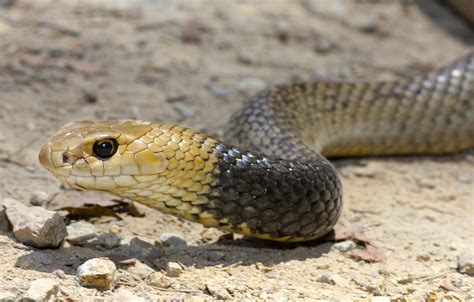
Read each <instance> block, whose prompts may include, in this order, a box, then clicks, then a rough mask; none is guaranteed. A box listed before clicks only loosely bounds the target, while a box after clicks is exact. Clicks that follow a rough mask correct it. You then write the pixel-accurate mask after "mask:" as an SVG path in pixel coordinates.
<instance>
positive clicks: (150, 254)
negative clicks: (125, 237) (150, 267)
mask: <svg viewBox="0 0 474 302" xmlns="http://www.w3.org/2000/svg"><path fill="white" fill-rule="evenodd" d="M128 253H129V257H130V258H136V259H138V260H141V261H143V262H144V261H152V260H154V259H156V258H158V257H159V256H160V250H159V249H158V248H157V247H156V246H154V245H153V244H151V243H148V242H146V241H143V240H141V239H139V238H137V237H134V238H132V240H130V247H129V249H128Z"/></svg>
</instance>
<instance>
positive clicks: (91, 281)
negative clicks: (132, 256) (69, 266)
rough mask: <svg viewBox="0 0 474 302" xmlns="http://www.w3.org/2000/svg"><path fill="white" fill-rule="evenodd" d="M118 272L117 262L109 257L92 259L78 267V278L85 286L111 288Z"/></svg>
mask: <svg viewBox="0 0 474 302" xmlns="http://www.w3.org/2000/svg"><path fill="white" fill-rule="evenodd" d="M116 274H117V268H116V266H115V263H113V262H112V261H110V260H109V259H107V258H94V259H90V260H87V261H86V262H84V263H83V264H82V265H81V266H79V267H78V268H77V279H78V280H79V284H80V285H81V286H84V287H94V288H99V289H110V288H112V287H113V286H114V284H115V280H116Z"/></svg>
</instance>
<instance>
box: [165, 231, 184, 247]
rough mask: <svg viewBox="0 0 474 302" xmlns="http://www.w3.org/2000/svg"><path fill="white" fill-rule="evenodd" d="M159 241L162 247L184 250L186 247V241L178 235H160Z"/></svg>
mask: <svg viewBox="0 0 474 302" xmlns="http://www.w3.org/2000/svg"><path fill="white" fill-rule="evenodd" d="M160 241H161V242H162V243H163V245H164V246H169V247H172V248H184V247H186V246H187V245H188V243H187V242H186V240H184V239H183V238H182V237H181V236H180V235H178V234H174V233H162V234H161V235H160Z"/></svg>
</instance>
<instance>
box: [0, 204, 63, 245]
mask: <svg viewBox="0 0 474 302" xmlns="http://www.w3.org/2000/svg"><path fill="white" fill-rule="evenodd" d="M1 204H3V206H4V207H5V208H6V211H5V213H6V216H7V218H8V220H9V221H10V223H11V224H12V226H13V235H14V236H15V238H16V239H17V240H18V241H20V242H22V243H24V244H27V245H30V246H33V247H37V248H57V247H58V246H60V245H61V243H62V242H63V240H64V238H65V237H66V224H65V223H64V219H63V217H62V216H61V215H59V214H58V213H57V212H53V211H48V210H46V209H44V208H42V207H36V206H35V207H27V206H25V205H24V204H22V203H21V202H19V201H17V200H15V199H12V198H5V199H3V200H2V201H0V205H1Z"/></svg>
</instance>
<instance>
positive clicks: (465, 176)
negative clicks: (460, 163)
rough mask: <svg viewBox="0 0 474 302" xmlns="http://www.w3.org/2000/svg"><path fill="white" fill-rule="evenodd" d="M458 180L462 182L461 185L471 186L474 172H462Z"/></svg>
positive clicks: (458, 175)
mask: <svg viewBox="0 0 474 302" xmlns="http://www.w3.org/2000/svg"><path fill="white" fill-rule="evenodd" d="M456 179H457V180H458V181H459V182H460V183H464V184H470V183H471V182H472V172H470V173H469V172H467V171H466V172H461V173H459V174H457V175H456Z"/></svg>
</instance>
